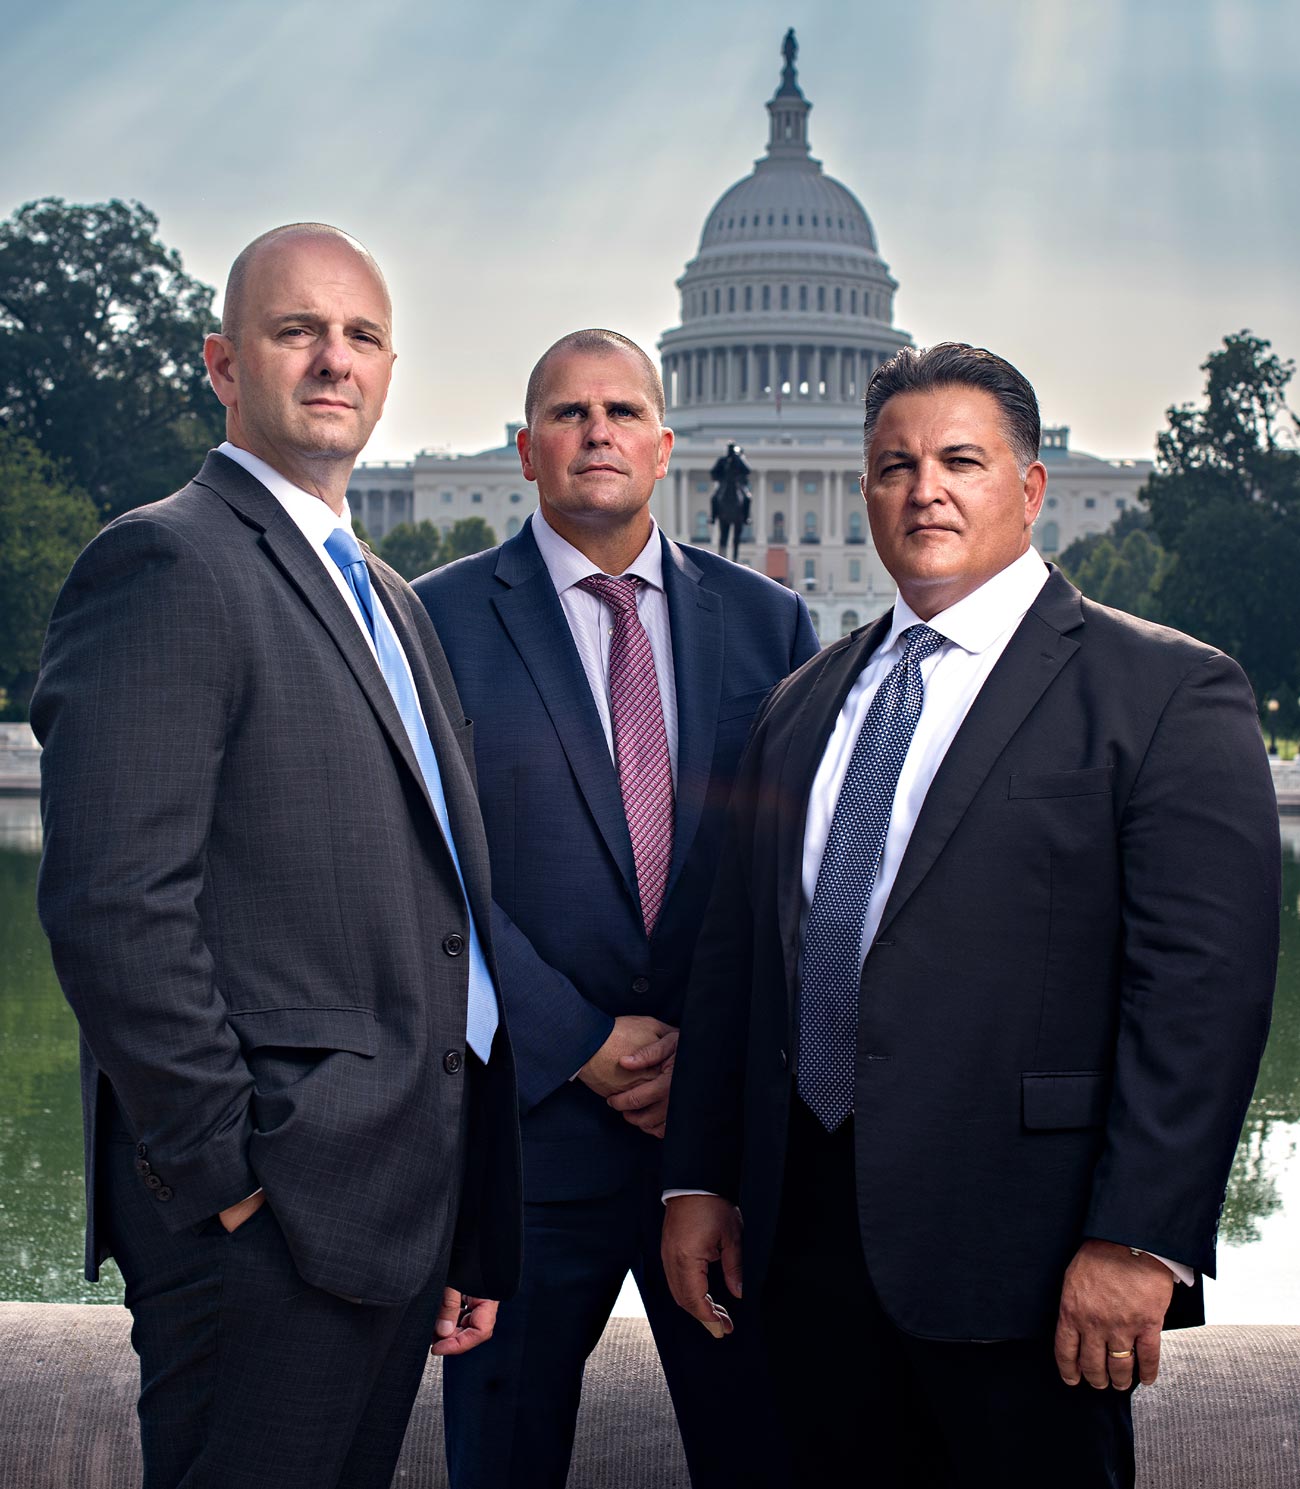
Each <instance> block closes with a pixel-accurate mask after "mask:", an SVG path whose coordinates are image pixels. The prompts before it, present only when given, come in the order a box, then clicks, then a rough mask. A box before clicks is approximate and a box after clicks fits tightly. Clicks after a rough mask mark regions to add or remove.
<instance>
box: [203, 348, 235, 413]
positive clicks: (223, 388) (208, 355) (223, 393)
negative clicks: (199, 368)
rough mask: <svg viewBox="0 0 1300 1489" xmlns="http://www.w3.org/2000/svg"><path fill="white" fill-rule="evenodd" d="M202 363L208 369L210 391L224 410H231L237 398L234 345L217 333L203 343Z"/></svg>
mask: <svg viewBox="0 0 1300 1489" xmlns="http://www.w3.org/2000/svg"><path fill="white" fill-rule="evenodd" d="M203 362H204V365H205V366H206V367H207V369H208V381H209V382H210V383H211V384H212V391H213V392H214V393H215V394H216V395H217V397H218V398H219V399H220V400H221V403H222V406H223V407H225V408H233V407H234V405H235V402H236V400H237V398H238V397H239V374H238V371H237V369H236V367H235V343H234V342H233V341H232V340H231V339H230V337H229V336H223V335H221V333H220V332H219V331H214V332H212V334H211V335H209V336H207V337H206V338H205V339H204V342H203Z"/></svg>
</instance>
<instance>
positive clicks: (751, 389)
mask: <svg viewBox="0 0 1300 1489" xmlns="http://www.w3.org/2000/svg"><path fill="white" fill-rule="evenodd" d="M757 381H758V350H757V348H756V347H755V346H754V343H753V342H752V341H751V342H750V343H749V345H748V346H747V347H746V348H745V398H746V400H747V401H748V402H750V403H753V402H754V400H755V399H756V398H757V397H758V392H757V389H756V388H755V386H754V384H755V383H756V382H757Z"/></svg>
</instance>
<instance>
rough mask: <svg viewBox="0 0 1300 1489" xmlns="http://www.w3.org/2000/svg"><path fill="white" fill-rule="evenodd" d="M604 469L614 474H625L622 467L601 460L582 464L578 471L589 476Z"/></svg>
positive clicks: (579, 473) (581, 474)
mask: <svg viewBox="0 0 1300 1489" xmlns="http://www.w3.org/2000/svg"><path fill="white" fill-rule="evenodd" d="M602 471H603V472H606V473H607V474H609V475H612V476H621V475H622V474H623V471H622V469H621V467H619V466H617V465H610V464H608V463H607V462H605V461H600V460H596V461H593V462H592V463H591V464H590V465H580V466H579V467H578V469H577V472H576V473H577V474H578V475H580V476H589V475H592V474H594V473H598V472H602Z"/></svg>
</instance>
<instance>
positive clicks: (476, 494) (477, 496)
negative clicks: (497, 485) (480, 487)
mask: <svg viewBox="0 0 1300 1489" xmlns="http://www.w3.org/2000/svg"><path fill="white" fill-rule="evenodd" d="M469 499H470V501H472V502H480V503H481V502H482V500H483V493H482V492H481V491H471V492H470V494H469Z"/></svg>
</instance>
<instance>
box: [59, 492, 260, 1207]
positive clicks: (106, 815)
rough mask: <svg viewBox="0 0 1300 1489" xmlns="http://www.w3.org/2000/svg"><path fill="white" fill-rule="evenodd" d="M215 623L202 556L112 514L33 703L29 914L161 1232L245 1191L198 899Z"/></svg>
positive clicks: (215, 716) (217, 726)
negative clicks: (34, 885)
mask: <svg viewBox="0 0 1300 1489" xmlns="http://www.w3.org/2000/svg"><path fill="white" fill-rule="evenodd" d="M231 648H232V634H231V625H230V621H229V617H228V616H227V613H226V610H225V606H224V602H223V599H222V595H221V591H220V589H219V587H218V585H217V583H216V581H215V579H214V577H213V575H212V573H211V571H210V570H209V568H208V566H207V564H206V563H205V561H204V560H203V559H202V558H201V557H200V556H199V555H198V554H197V553H196V552H195V551H194V550H192V549H191V548H190V547H189V545H188V544H187V543H186V542H185V541H184V540H183V539H181V538H179V537H178V536H177V535H176V534H175V533H174V532H172V531H171V530H170V529H169V528H167V527H165V526H164V525H162V524H159V523H156V522H153V521H150V520H146V519H135V520H132V519H130V518H128V519H126V520H124V521H121V522H118V523H116V524H114V525H113V526H112V527H110V528H108V529H106V530H105V531H104V532H103V533H102V534H101V535H100V536H99V537H98V538H97V539H96V540H95V541H94V542H93V543H92V544H91V545H90V547H89V548H87V549H86V551H85V552H84V553H83V554H82V556H81V558H80V559H79V560H78V561H77V563H76V565H75V566H74V568H73V571H72V573H71V575H70V576H69V578H68V581H67V583H66V584H65V585H64V588H63V591H62V593H61V594H60V596H59V599H58V602H57V604H56V607H55V611H54V616H53V618H52V620H51V623H50V629H49V634H48V636H47V639H46V645H45V652H44V655H43V658H42V666H41V674H40V679H39V682H38V686H37V689H36V693H35V695H34V697H33V700H32V724H33V727H34V729H35V731H36V733H37V735H38V737H39V738H40V740H41V742H42V744H43V746H44V752H43V755H42V761H41V772H42V812H43V820H44V828H45V851H44V857H43V860H42V864H41V872H40V883H39V894H38V899H39V909H40V917H41V922H42V924H43V926H44V928H45V931H46V934H47V935H48V936H49V938H50V945H51V949H52V951H53V956H54V965H55V968H56V970H57V972H58V976H59V981H60V983H61V985H62V987H63V991H64V993H65V994H66V996H67V999H68V1001H69V1003H70V1004H71V1005H72V1008H73V1010H74V1012H75V1013H76V1015H77V1019H78V1021H79V1023H80V1025H81V1030H82V1033H83V1035H84V1037H85V1040H86V1043H87V1044H88V1046H89V1048H90V1050H91V1052H92V1054H93V1055H94V1058H95V1061H96V1063H97V1064H98V1066H99V1068H100V1070H101V1071H102V1072H103V1073H104V1074H105V1075H106V1076H107V1077H108V1079H109V1081H110V1082H111V1083H112V1086H113V1089H114V1091H115V1093H116V1095H117V1097H118V1100H119V1101H120V1103H121V1105H122V1107H123V1108H124V1109H125V1112H126V1114H127V1117H128V1119H129V1121H130V1124H131V1126H132V1128H133V1129H134V1130H135V1132H136V1134H137V1136H138V1138H139V1139H140V1141H141V1142H143V1143H145V1144H146V1145H147V1148H148V1153H149V1161H150V1162H151V1164H152V1166H153V1169H154V1172H155V1173H156V1174H157V1175H158V1176H159V1177H160V1178H161V1179H162V1180H163V1182H164V1184H165V1185H166V1186H168V1187H169V1188H170V1190H171V1191H172V1199H171V1201H170V1202H169V1203H167V1204H164V1205H160V1206H159V1207H158V1209H159V1215H160V1218H161V1219H162V1220H163V1221H164V1223H165V1224H166V1225H168V1226H169V1227H170V1228H172V1229H175V1230H179V1229H180V1228H182V1227H184V1226H190V1225H193V1224H195V1223H196V1222H197V1221H199V1220H202V1219H204V1218H206V1217H208V1216H211V1215H214V1214H215V1213H216V1212H217V1211H219V1210H221V1209H224V1208H225V1207H226V1206H228V1205H231V1204H234V1203H235V1202H236V1201H238V1200H240V1199H242V1198H243V1197H244V1196H245V1195H247V1194H249V1193H251V1192H252V1191H253V1190H255V1189H256V1188H257V1187H258V1180H257V1179H256V1178H255V1177H254V1175H253V1173H252V1170H251V1169H250V1168H249V1165H248V1161H247V1158H246V1156H245V1155H246V1150H247V1144H248V1138H249V1135H250V1120H249V1115H248V1104H249V1098H250V1095H251V1091H252V1079H251V1076H250V1074H249V1071H248V1068H247V1066H246V1064H245V1062H244V1060H243V1057H242V1055H241V1053H240V1047H239V1042H238V1039H237V1037H236V1035H235V1033H234V1031H233V1029H232V1028H231V1026H230V1024H229V1023H228V1021H227V1019H226V1005H225V1002H224V999H223V997H222V994H221V990H220V988H218V987H217V986H216V983H215V979H214V972H213V958H212V955H211V952H210V950H209V948H208V946H207V945H206V944H205V941H204V934H203V928H202V924H201V919H200V912H199V905H200V901H201V898H202V895H203V890H204V856H205V850H206V844H207V838H208V833H209V830H210V827H211V823H212V817H213V809H214V803H215V800H216V791H217V784H218V780H219V777H220V774H221V768H222V755H223V749H224V741H225V736H226V729H227V727H228V715H229V713H230V711H231V708H232V687H231V672H232V661H231Z"/></svg>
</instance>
